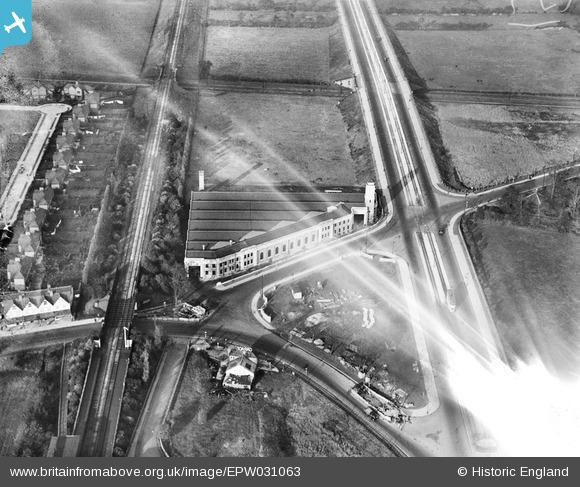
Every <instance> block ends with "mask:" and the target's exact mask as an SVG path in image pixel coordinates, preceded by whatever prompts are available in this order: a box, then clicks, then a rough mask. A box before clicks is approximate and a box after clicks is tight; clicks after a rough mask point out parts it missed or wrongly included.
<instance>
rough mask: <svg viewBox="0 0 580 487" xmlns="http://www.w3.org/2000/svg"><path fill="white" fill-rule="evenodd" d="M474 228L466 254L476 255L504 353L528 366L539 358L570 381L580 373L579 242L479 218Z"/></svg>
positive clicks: (546, 232) (532, 229) (566, 236)
mask: <svg viewBox="0 0 580 487" xmlns="http://www.w3.org/2000/svg"><path fill="white" fill-rule="evenodd" d="M476 228H477V232H479V233H480V234H481V237H480V238H478V242H477V243H474V242H473V241H471V243H470V246H471V249H470V252H471V253H472V255H476V254H474V250H476V251H477V254H479V256H478V257H476V261H475V264H476V268H477V270H478V273H479V274H480V280H481V282H482V285H483V287H484V290H485V293H486V297H487V300H488V302H489V304H490V307H491V310H492V314H493V316H494V319H495V322H496V325H497V327H498V331H499V333H500V335H501V337H502V339H503V342H504V345H505V348H506V351H508V352H509V353H511V356H512V359H514V360H517V359H519V360H522V361H524V362H526V363H531V362H533V361H535V360H537V359H538V358H540V359H541V360H542V362H543V363H544V364H545V365H546V367H547V368H548V370H550V371H551V372H552V373H554V374H557V375H560V376H561V377H562V378H564V379H566V380H574V376H573V375H570V372H577V371H578V370H579V369H580V331H579V329H578V326H577V324H578V320H579V319H580V298H579V294H578V286H579V285H580V260H579V259H578V256H579V255H580V239H579V238H578V236H575V235H572V234H568V235H563V234H561V233H558V232H556V231H555V230H540V229H534V228H523V227H516V226H506V225H505V224H502V223H498V222H493V221H486V220H483V221H482V220H477V221H476ZM470 233H471V234H472V233H474V232H473V231H470ZM468 240H470V239H468ZM471 240H472V239H471Z"/></svg>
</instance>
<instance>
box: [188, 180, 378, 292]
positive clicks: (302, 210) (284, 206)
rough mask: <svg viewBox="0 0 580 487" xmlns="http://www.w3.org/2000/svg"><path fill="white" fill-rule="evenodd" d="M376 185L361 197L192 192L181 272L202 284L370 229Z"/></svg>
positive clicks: (352, 194)
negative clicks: (185, 270) (184, 269)
mask: <svg viewBox="0 0 580 487" xmlns="http://www.w3.org/2000/svg"><path fill="white" fill-rule="evenodd" d="M376 217H377V197H376V190H375V184H374V183H368V184H367V185H366V188H365V192H364V193H362V192H361V193H342V192H332V193H273V192H272V193H263V192H262V193H252V192H203V191H199V192H195V191H194V192H192V195H191V204H190V210H189V224H188V232H187V242H186V252H185V260H184V264H185V268H186V269H187V271H188V274H189V275H190V276H195V277H197V278H198V279H200V280H202V281H208V280H213V279H219V278H223V277H228V276H232V275H234V274H237V273H241V272H244V271H246V270H249V269H252V268H254V267H257V266H260V265H266V264H270V263H272V262H275V261H278V260H281V259H284V258H286V257H288V256H290V255H293V254H296V253H298V252H301V251H304V250H307V249H310V248H313V247H317V246H319V245H322V244H324V243H326V242H329V241H331V240H332V239H334V238H335V237H340V236H343V235H346V234H348V233H351V232H352V231H354V230H355V229H356V228H357V227H358V228H361V227H363V226H366V225H369V224H372V223H373V222H374V221H375V219H376Z"/></svg>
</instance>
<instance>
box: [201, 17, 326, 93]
mask: <svg viewBox="0 0 580 487" xmlns="http://www.w3.org/2000/svg"><path fill="white" fill-rule="evenodd" d="M332 29H333V28H332V27H330V28H324V29H306V28H304V29H294V28H285V29H280V28H276V27H260V28H256V27H208V30H207V44H206V51H205V59H206V60H207V61H211V63H212V67H211V71H210V73H211V76H212V77H213V78H222V79H245V80H268V81H291V82H314V83H329V82H331V81H334V80H330V75H329V70H330V55H329V35H330V32H331V30H332Z"/></svg>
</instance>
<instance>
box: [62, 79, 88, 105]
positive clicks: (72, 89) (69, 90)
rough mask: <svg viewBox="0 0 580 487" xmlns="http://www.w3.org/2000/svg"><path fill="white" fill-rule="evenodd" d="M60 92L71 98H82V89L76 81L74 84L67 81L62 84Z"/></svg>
mask: <svg viewBox="0 0 580 487" xmlns="http://www.w3.org/2000/svg"><path fill="white" fill-rule="evenodd" d="M62 92H63V93H64V94H65V95H67V96H69V97H70V98H72V99H73V100H82V99H83V89H82V88H81V86H80V85H79V83H78V81H77V82H75V84H72V83H67V84H66V85H64V88H63V89H62Z"/></svg>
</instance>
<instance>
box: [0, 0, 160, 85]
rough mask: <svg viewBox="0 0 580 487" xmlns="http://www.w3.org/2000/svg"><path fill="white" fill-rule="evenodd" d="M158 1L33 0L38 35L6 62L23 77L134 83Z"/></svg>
mask: <svg viewBox="0 0 580 487" xmlns="http://www.w3.org/2000/svg"><path fill="white" fill-rule="evenodd" d="M158 6H159V1H158V0H143V1H133V2H118V1H115V0H107V1H99V2H94V1H91V0H78V1H75V2H71V1H63V0H35V1H34V2H33V5H32V16H33V19H34V21H33V24H32V30H33V32H34V35H33V36H32V40H31V41H30V43H28V44H27V45H24V46H10V47H8V48H6V49H5V50H4V51H3V52H2V58H5V57H6V58H7V61H9V62H10V61H11V64H12V65H13V66H14V69H15V71H16V73H17V74H18V75H19V76H22V77H37V76H39V77H41V78H44V77H47V76H54V77H60V76H64V77H72V76H81V75H82V76H83V77H85V79H86V77H102V76H111V77H115V76H116V77H123V78H135V77H136V76H138V75H139V72H140V71H141V66H142V63H143V60H144V57H145V55H146V52H147V47H148V45H149V40H150V37H151V32H152V30H153V25H154V22H155V16H156V13H157V10H158Z"/></svg>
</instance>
